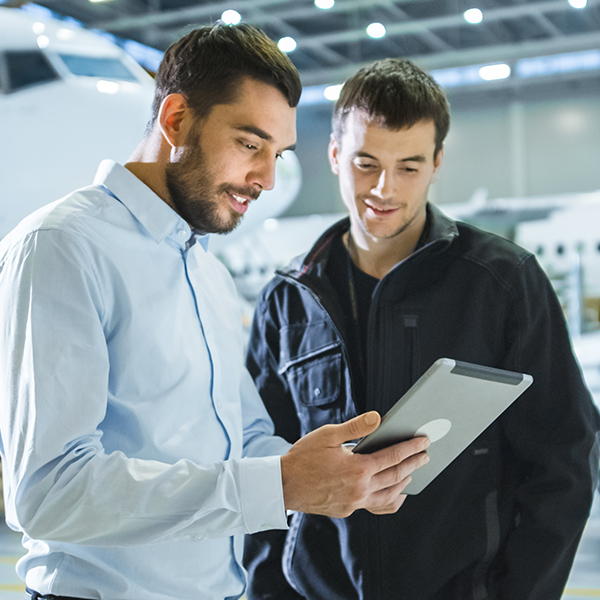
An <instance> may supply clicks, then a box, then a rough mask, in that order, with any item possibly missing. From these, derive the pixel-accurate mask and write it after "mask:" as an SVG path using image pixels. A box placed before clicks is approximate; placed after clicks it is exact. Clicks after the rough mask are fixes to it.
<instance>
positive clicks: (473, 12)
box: [463, 8, 483, 25]
mask: <svg viewBox="0 0 600 600" xmlns="http://www.w3.org/2000/svg"><path fill="white" fill-rule="evenodd" d="M463 18H464V20H465V21H466V22H467V23H471V24H472V25H477V23H481V21H483V13H482V12H481V11H480V10H479V9H478V8H470V9H469V10H465V12H464V13H463Z"/></svg>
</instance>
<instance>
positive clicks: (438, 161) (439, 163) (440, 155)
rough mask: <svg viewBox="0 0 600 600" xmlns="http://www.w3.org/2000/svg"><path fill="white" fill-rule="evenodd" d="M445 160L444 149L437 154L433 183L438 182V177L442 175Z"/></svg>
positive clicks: (434, 162) (434, 163)
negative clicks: (441, 170)
mask: <svg viewBox="0 0 600 600" xmlns="http://www.w3.org/2000/svg"><path fill="white" fill-rule="evenodd" d="M443 158H444V148H443V147H442V148H441V149H440V151H439V152H438V153H437V156H436V157H435V160H434V161H433V175H432V177H431V181H432V182H433V181H436V179H437V178H438V175H439V173H440V168H441V166H442V160H443Z"/></svg>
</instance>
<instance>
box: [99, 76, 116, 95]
mask: <svg viewBox="0 0 600 600" xmlns="http://www.w3.org/2000/svg"><path fill="white" fill-rule="evenodd" d="M120 87H121V86H120V85H119V84H118V83H117V82H116V81H106V80H105V79H101V80H100V81H99V82H98V83H97V84H96V88H97V89H98V91H99V92H102V93H103V94H116V93H117V92H118V91H119V89H120Z"/></svg>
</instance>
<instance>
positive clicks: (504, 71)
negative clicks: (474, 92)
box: [479, 63, 510, 81]
mask: <svg viewBox="0 0 600 600" xmlns="http://www.w3.org/2000/svg"><path fill="white" fill-rule="evenodd" d="M509 75H510V67H509V66H508V65H507V64H505V63H499V64H497V65H486V66H485V67H481V69H479V77H481V79H485V80H486V81H494V80H496V79H506V78H507V77H508V76H509Z"/></svg>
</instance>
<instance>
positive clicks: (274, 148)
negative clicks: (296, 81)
mask: <svg viewBox="0 0 600 600" xmlns="http://www.w3.org/2000/svg"><path fill="white" fill-rule="evenodd" d="M295 142H296V110H295V109H294V108H290V106H289V104H288V102H287V100H286V98H285V97H284V96H283V94H282V93H281V92H280V91H279V90H278V89H277V88H275V87H273V86H271V85H268V84H266V83H263V82H261V81H257V80H254V79H249V78H246V79H243V80H242V81H241V82H240V89H239V91H238V96H237V99H236V100H235V102H233V103H232V104H217V105H215V106H213V108H212V110H211V112H210V113H209V115H208V117H206V118H204V119H201V120H198V121H196V122H195V124H194V126H193V127H192V128H191V129H190V131H189V134H188V136H187V139H186V145H185V149H184V151H183V152H182V153H181V156H180V157H179V158H178V160H177V161H175V162H171V163H170V164H169V165H167V167H166V182H167V188H168V190H169V193H170V196H171V200H172V203H173V206H174V207H175V209H176V210H177V212H178V213H179V215H180V216H181V217H182V218H184V219H185V220H186V221H187V222H188V223H189V224H190V225H191V226H193V227H196V228H197V229H200V230H201V231H204V232H205V233H226V232H228V231H231V230H232V229H234V228H235V227H236V225H237V224H238V223H239V222H240V220H241V219H242V216H243V214H244V213H245V212H246V210H247V209H248V206H249V204H250V202H251V201H253V200H256V199H257V198H258V196H259V194H260V193H261V191H262V190H270V189H272V187H273V185H274V183H275V162H276V160H277V158H278V157H279V156H281V153H282V152H283V151H284V150H286V149H289V148H290V147H292V146H293V145H294V144H295Z"/></svg>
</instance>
